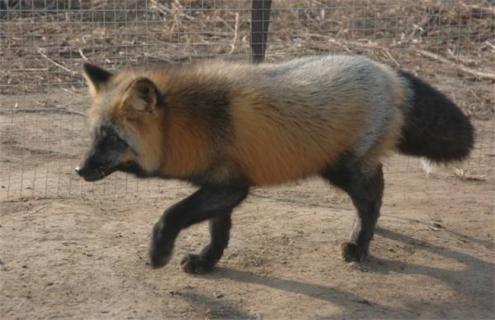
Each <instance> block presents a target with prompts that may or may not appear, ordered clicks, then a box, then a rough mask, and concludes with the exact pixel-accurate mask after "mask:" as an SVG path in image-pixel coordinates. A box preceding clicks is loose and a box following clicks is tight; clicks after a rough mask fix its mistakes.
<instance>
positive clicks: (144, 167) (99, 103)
mask: <svg viewBox="0 0 495 320" xmlns="http://www.w3.org/2000/svg"><path fill="white" fill-rule="evenodd" d="M84 77H85V78H86V82H87V84H88V87H89V91H90V95H91V98H92V103H91V107H90V109H89V112H88V120H89V126H90V130H91V135H92V143H91V146H90V147H89V150H88V151H87V153H86V156H85V157H84V159H83V161H82V162H81V164H80V165H79V166H78V167H77V168H76V169H75V170H76V172H77V173H78V174H79V175H80V176H81V177H82V178H84V179H85V180H86V181H97V180H100V179H102V178H104V177H106V176H108V175H109V174H111V173H112V172H115V171H125V172H130V173H134V174H135V175H137V176H151V175H154V174H155V173H156V172H157V171H158V170H159V167H160V163H161V143H162V141H161V137H162V132H161V131H162V130H161V127H162V119H163V109H164V108H163V107H164V96H163V94H162V93H160V91H159V89H158V88H157V86H156V85H155V83H154V82H153V81H152V80H150V79H149V78H146V77H138V76H136V75H135V74H134V73H133V72H121V73H117V74H112V73H110V72H108V71H106V70H104V69H102V68H100V67H97V66H94V65H91V64H85V65H84Z"/></svg>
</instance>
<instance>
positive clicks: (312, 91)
mask: <svg viewBox="0 0 495 320" xmlns="http://www.w3.org/2000/svg"><path fill="white" fill-rule="evenodd" d="M83 75H84V78H85V79H86V82H87V85H88V87H89V93H90V97H91V106H90V108H89V110H88V123H89V127H90V131H91V135H92V143H91V146H90V147H89V150H88V151H87V153H86V155H85V157H84V159H83V161H82V162H81V164H80V165H79V166H78V167H76V169H75V170H76V172H77V174H79V175H80V176H81V177H82V178H83V179H84V180H86V181H97V180H100V179H103V178H105V177H106V176H108V175H110V174H111V173H113V172H115V171H121V172H126V173H129V174H132V175H135V176H137V177H139V178H161V179H178V180H182V181H186V182H189V183H192V184H193V185H195V186H196V187H197V188H198V189H197V191H196V192H194V193H193V194H192V195H190V196H189V197H186V198H185V199H183V200H181V201H179V202H177V203H176V204H174V205H172V206H171V207H169V208H167V209H166V210H165V211H164V213H163V214H162V216H161V217H160V219H159V220H158V221H157V222H156V223H155V224H154V226H153V228H152V232H151V236H150V238H151V241H150V245H149V259H150V264H151V266H152V267H154V268H159V267H163V266H165V265H166V264H167V263H168V262H169V260H170V257H171V256H172V252H173V249H174V245H175V240H176V238H177V236H178V235H179V233H180V232H181V231H182V230H184V229H186V228H188V227H189V226H191V225H193V224H197V223H200V222H203V221H208V223H209V233H210V240H209V243H208V244H207V245H206V246H205V247H204V248H203V249H202V250H201V251H200V252H199V253H197V254H188V255H186V256H185V257H184V258H183V259H182V260H181V262H180V265H181V267H182V269H183V270H184V271H185V272H188V273H204V272H209V271H211V270H213V269H214V267H215V265H216V264H217V263H218V261H219V260H220V258H221V257H222V255H223V253H224V250H225V249H226V248H227V245H228V243H229V238H230V229H231V226H232V219H231V217H232V213H233V211H234V209H235V208H236V207H237V206H239V204H241V203H242V202H243V200H245V199H246V197H247V196H248V194H249V192H250V190H251V189H252V188H256V187H264V186H273V185H279V184H283V183H288V182H291V181H297V180H300V179H304V178H308V177H318V176H319V177H321V178H323V179H325V180H326V181H328V182H329V184H330V185H333V186H334V187H336V188H339V189H341V190H343V191H344V192H345V193H347V194H348V195H349V197H350V198H351V200H352V203H353V205H354V206H355V209H356V213H357V214H356V218H355V222H354V226H353V228H352V232H351V236H350V239H348V240H347V241H346V242H344V243H343V244H342V248H341V250H342V256H343V259H344V260H345V261H346V262H349V263H350V262H355V263H359V262H362V261H365V260H367V258H368V256H369V246H370V241H371V240H372V238H373V234H374V231H375V227H376V224H377V220H378V217H379V215H380V208H381V205H382V197H383V192H384V177H383V170H382V161H383V159H384V158H385V157H387V156H388V155H389V154H391V153H393V152H398V153H401V154H405V155H410V156H416V157H422V158H426V159H429V160H430V161H433V162H438V163H448V162H452V161H460V160H463V159H465V158H466V157H468V156H469V154H470V151H471V150H472V148H473V144H474V128H473V125H472V124H471V122H470V120H469V118H468V117H467V116H466V115H465V114H464V113H463V111H462V110H461V109H460V108H459V107H458V106H457V105H456V104H455V103H454V102H452V100H450V99H449V98H448V97H447V96H445V95H444V94H443V93H441V92H440V91H439V90H437V89H435V88H434V87H433V86H431V85H430V84H429V83H427V82H426V81H424V80H421V79H420V78H418V77H417V76H415V75H413V74H412V73H410V72H407V71H404V70H395V69H393V68H391V67H389V66H387V65H385V64H382V63H379V62H376V61H373V60H371V59H369V58H367V57H364V56H357V55H356V56H354V55H322V56H307V57H300V58H296V59H293V60H289V61H285V62H279V63H261V64H257V65H254V64H249V63H241V62H227V61H221V60H206V61H199V62H196V63H192V64H184V65H180V64H177V65H171V64H163V65H154V66H151V65H137V66H133V67H128V68H124V69H122V70H121V71H118V72H111V71H108V70H105V69H103V68H101V67H99V66H97V65H94V64H90V63H85V64H84V67H83Z"/></svg>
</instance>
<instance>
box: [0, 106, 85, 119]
mask: <svg viewBox="0 0 495 320" xmlns="http://www.w3.org/2000/svg"><path fill="white" fill-rule="evenodd" d="M9 113H59V114H75V115H78V116H81V117H85V116H86V115H85V114H84V113H83V112H79V111H71V110H67V109H63V108H35V109H29V108H19V109H13V110H0V114H9Z"/></svg>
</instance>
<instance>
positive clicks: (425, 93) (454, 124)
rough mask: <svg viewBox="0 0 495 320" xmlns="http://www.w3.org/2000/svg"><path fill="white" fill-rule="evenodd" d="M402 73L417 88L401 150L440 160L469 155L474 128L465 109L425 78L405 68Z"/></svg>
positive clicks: (414, 92) (410, 104)
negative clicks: (418, 76)
mask: <svg viewBox="0 0 495 320" xmlns="http://www.w3.org/2000/svg"><path fill="white" fill-rule="evenodd" d="M399 74H400V75H401V76H402V77H404V78H405V79H406V80H407V82H408V85H409V87H410V88H411V90H412V92H413V96H412V98H411V100H410V101H409V109H408V110H407V111H406V114H405V123H404V127H403V128H402V139H401V141H400V143H399V151H400V152H401V153H404V154H407V155H413V156H421V157H426V158H428V159H430V160H433V161H437V162H448V161H454V160H462V159H464V158H465V157H467V156H468V155H469V153H470V151H471V149H472V148H473V143H474V141H473V140H474V137H473V135H474V128H473V126H472V125H471V122H470V121H469V119H468V118H467V117H466V116H465V115H464V113H463V112H462V111H461V109H460V108H459V107H458V106H456V105H455V104H454V103H453V102H452V101H450V100H449V99H448V98H447V97H446V96H445V95H443V94H442V93H441V92H439V91H438V90H436V89H435V88H433V87H432V86H430V85H429V84H427V83H426V82H424V81H422V80H421V79H418V78H417V77H415V76H413V75H412V74H410V73H407V72H404V71H400V72H399Z"/></svg>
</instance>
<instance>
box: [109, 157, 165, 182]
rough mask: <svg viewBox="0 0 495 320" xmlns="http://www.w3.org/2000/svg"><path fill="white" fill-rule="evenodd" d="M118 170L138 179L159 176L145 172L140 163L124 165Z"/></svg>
mask: <svg viewBox="0 0 495 320" xmlns="http://www.w3.org/2000/svg"><path fill="white" fill-rule="evenodd" d="M116 170H118V171H122V172H126V173H130V174H133V175H135V176H136V177H138V178H150V177H156V176H158V175H157V174H155V173H153V172H152V173H149V172H147V171H145V170H144V169H143V168H141V166H140V165H139V164H138V163H136V162H134V161H131V162H126V163H122V164H120V165H118V166H117V168H116Z"/></svg>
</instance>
